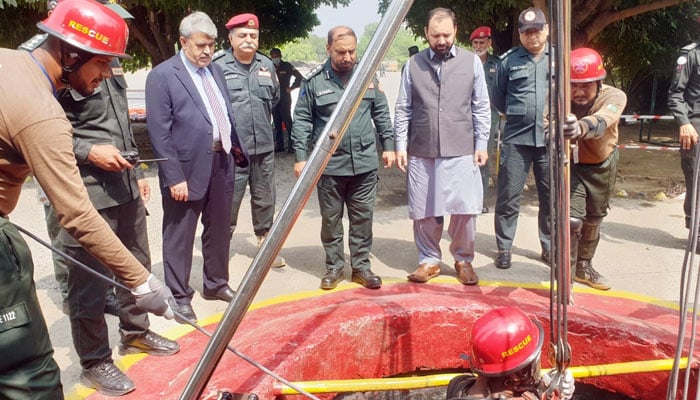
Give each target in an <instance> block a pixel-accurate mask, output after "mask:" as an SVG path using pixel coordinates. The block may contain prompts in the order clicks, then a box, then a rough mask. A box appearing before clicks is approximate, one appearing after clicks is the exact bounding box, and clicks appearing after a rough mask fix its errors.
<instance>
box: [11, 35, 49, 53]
mask: <svg viewBox="0 0 700 400" xmlns="http://www.w3.org/2000/svg"><path fill="white" fill-rule="evenodd" d="M48 37H49V34H48V33H38V34H36V35H34V36H32V38H31V39H29V40H27V41H26V42H24V43H22V44H21V45H19V47H18V48H17V49H18V50H25V51H29V52H32V51H34V50H36V49H37V48H38V47H39V46H41V45H42V44H43V43H44V42H45V41H46V38H48Z"/></svg>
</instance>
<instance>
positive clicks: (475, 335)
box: [470, 307, 544, 377]
mask: <svg viewBox="0 0 700 400" xmlns="http://www.w3.org/2000/svg"><path fill="white" fill-rule="evenodd" d="M543 343H544V330H543V329H542V325H541V324H540V323H539V322H538V321H536V320H535V319H530V318H528V316H527V315H525V313H523V312H522V311H520V310H518V309H517V308H514V307H504V308H497V309H495V310H491V311H489V312H487V313H486V314H484V315H483V316H481V318H479V319H478V320H476V322H474V325H473V326H472V333H471V357H470V363H471V368H472V370H474V371H475V372H476V373H478V374H479V375H484V376H489V377H502V376H507V375H511V374H513V373H515V372H518V371H520V370H522V369H524V368H526V367H529V366H531V364H533V362H534V363H538V364H539V356H540V352H541V351H542V344H543ZM537 367H538V368H539V365H537Z"/></svg>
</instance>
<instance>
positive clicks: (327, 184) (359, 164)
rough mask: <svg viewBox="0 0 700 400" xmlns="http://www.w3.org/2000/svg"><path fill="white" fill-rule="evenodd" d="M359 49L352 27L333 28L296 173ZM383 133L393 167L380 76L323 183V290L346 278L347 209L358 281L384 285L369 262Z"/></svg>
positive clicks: (308, 107) (298, 118)
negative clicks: (345, 222)
mask: <svg viewBox="0 0 700 400" xmlns="http://www.w3.org/2000/svg"><path fill="white" fill-rule="evenodd" d="M356 50H357V37H356V36H355V32H354V31H353V30H352V29H350V28H348V27H346V26H337V27H335V28H332V29H331V30H330V31H329V32H328V42H327V44H326V51H327V52H328V60H327V61H326V63H325V64H323V65H322V66H320V67H319V68H317V69H316V70H314V71H312V72H311V73H310V74H309V77H308V78H307V80H306V81H304V83H303V84H302V87H301V91H300V92H299V98H298V99H297V104H296V108H295V109H294V129H293V130H292V143H293V146H294V151H295V156H296V163H295V164H294V173H295V174H296V176H299V175H300V174H301V171H302V170H303V168H304V166H305V165H306V160H307V157H308V152H307V150H308V146H309V145H311V144H313V143H315V142H316V139H318V136H319V135H320V134H321V133H322V132H323V129H324V128H325V126H326V124H327V123H328V120H329V118H330V116H331V114H332V113H333V111H334V110H335V107H336V105H337V103H338V101H339V100H340V98H341V96H342V95H343V92H344V91H345V86H346V85H347V83H348V81H349V80H350V77H352V74H353V72H354V70H355V62H356V59H357V55H356ZM373 123H374V125H373ZM375 127H376V131H375ZM377 137H378V138H379V141H381V143H382V147H383V150H384V151H383V153H382V158H383V160H384V164H385V166H387V167H391V166H392V165H393V163H394V131H393V129H392V125H391V117H390V112H389V105H388V102H387V99H386V95H385V94H384V91H382V89H381V88H380V87H379V81H378V80H377V79H374V80H373V81H372V83H371V84H370V86H369V87H368V89H367V91H366V92H365V94H364V97H363V99H362V103H361V104H360V106H359V108H358V110H357V111H356V113H355V116H354V117H353V119H352V121H351V123H350V125H349V126H348V129H347V131H346V132H345V135H344V136H343V139H342V141H341V142H340V144H339V145H338V148H337V150H336V152H335V153H334V154H333V157H331V160H330V161H329V162H328V165H327V166H326V169H325V170H324V172H323V175H321V179H320V180H319V181H318V187H317V192H318V203H319V207H320V208H321V219H322V221H321V242H322V243H323V249H324V251H325V252H326V274H325V275H324V276H323V278H322V279H321V289H324V290H329V289H333V288H335V287H336V285H337V284H338V282H340V281H341V280H342V278H343V268H344V267H345V259H344V256H343V255H344V240H343V237H344V235H343V222H342V219H343V213H344V208H345V207H347V210H348V218H349V222H350V227H349V234H348V236H349V240H348V242H349V248H350V265H351V266H352V281H353V282H357V283H359V284H361V285H363V286H365V287H366V288H369V289H378V288H379V287H381V285H382V280H381V278H379V277H378V276H377V275H375V274H374V273H373V272H372V270H371V269H370V261H369V253H370V251H371V250H372V218H373V217H372V216H373V212H374V202H375V199H376V194H377V181H378V176H377V168H378V167H379V161H378V159H377V143H376V142H377Z"/></svg>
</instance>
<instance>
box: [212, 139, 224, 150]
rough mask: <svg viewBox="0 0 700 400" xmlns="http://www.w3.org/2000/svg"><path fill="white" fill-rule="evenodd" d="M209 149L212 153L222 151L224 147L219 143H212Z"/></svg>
mask: <svg viewBox="0 0 700 400" xmlns="http://www.w3.org/2000/svg"><path fill="white" fill-rule="evenodd" d="M211 149H212V150H214V151H224V146H223V145H222V144H221V142H219V141H214V144H213V145H212V146H211Z"/></svg>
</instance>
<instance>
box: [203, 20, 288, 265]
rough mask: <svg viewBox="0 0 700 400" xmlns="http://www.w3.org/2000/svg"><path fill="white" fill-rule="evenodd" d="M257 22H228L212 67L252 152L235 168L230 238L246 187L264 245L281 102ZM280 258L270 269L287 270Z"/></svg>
mask: <svg viewBox="0 0 700 400" xmlns="http://www.w3.org/2000/svg"><path fill="white" fill-rule="evenodd" d="M259 28H260V25H259V23H258V17H257V16H255V15H253V14H239V15H235V16H233V17H232V18H231V19H230V20H229V21H228V22H227V23H226V29H228V30H229V34H228V39H229V42H230V43H231V49H229V50H221V51H219V52H217V53H216V54H214V57H213V62H214V63H216V64H218V65H219V66H220V67H221V69H222V70H223V71H224V76H225V77H226V86H227V87H228V94H229V99H230V101H231V107H233V115H234V116H235V117H236V121H235V124H236V132H237V133H238V137H239V138H240V140H241V141H242V144H243V146H244V147H245V148H246V149H247V150H248V155H249V156H250V165H249V166H248V167H245V168H236V181H235V183H234V188H235V189H234V192H233V205H232V207H231V234H233V232H234V231H235V230H236V224H237V223H238V212H239V210H240V209H241V203H243V196H244V195H245V187H246V185H249V186H250V197H251V198H250V211H251V214H252V217H253V231H255V236H256V237H257V239H258V248H260V246H261V245H262V242H263V240H264V239H265V236H267V232H268V231H269V230H270V227H272V220H273V217H274V214H275V200H276V198H275V190H276V188H275V139H274V133H273V131H272V110H273V109H274V108H275V106H276V105H277V103H278V102H279V99H280V85H279V82H278V81H277V73H276V72H275V66H274V65H273V64H272V61H271V60H270V59H269V58H267V57H266V56H264V55H263V54H260V53H258V52H257V50H258V40H259V36H258V35H259V34H260V29H259ZM284 266H285V261H284V259H283V258H282V257H280V256H279V255H278V256H277V257H275V260H274V261H273V263H272V267H284Z"/></svg>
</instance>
